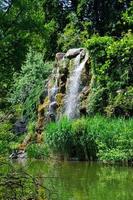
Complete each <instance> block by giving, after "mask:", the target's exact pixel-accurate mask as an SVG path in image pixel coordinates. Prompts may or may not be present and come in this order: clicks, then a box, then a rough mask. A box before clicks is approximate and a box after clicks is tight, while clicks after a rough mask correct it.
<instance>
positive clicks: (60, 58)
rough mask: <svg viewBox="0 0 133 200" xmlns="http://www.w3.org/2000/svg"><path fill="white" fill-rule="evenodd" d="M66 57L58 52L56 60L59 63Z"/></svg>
mask: <svg viewBox="0 0 133 200" xmlns="http://www.w3.org/2000/svg"><path fill="white" fill-rule="evenodd" d="M64 55H65V54H64V53H61V52H58V53H56V55H55V58H56V60H57V61H60V60H62V59H63V57H64Z"/></svg>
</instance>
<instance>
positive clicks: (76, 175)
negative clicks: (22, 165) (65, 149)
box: [27, 161, 133, 200]
mask: <svg viewBox="0 0 133 200" xmlns="http://www.w3.org/2000/svg"><path fill="white" fill-rule="evenodd" d="M27 171H29V172H30V174H32V175H33V176H39V177H41V176H46V177H49V178H45V185H46V187H48V188H50V189H51V190H53V191H54V192H55V194H53V196H51V198H52V199H57V200H133V168H132V167H121V166H105V165H102V164H97V163H86V162H64V163H50V164H46V163H45V162H44V161H32V162H29V163H27Z"/></svg>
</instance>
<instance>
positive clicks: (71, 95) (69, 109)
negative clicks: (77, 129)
mask: <svg viewBox="0 0 133 200" xmlns="http://www.w3.org/2000/svg"><path fill="white" fill-rule="evenodd" d="M80 58H81V53H80V54H78V55H77V56H76V58H75V61H74V70H73V72H72V74H71V76H70V79H69V82H68V89H67V93H66V98H65V115H66V116H67V117H68V118H74V117H76V115H77V114H78V92H79V86H80V79H81V73H82V69H83V68H84V66H85V63H86V62H87V60H88V54H87V53H86V55H85V58H84V59H83V61H82V62H81V63H80Z"/></svg>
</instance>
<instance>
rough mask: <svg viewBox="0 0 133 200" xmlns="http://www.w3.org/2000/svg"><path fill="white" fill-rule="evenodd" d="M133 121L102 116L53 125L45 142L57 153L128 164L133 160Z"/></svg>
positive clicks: (65, 121) (48, 128)
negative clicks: (127, 162)
mask: <svg viewBox="0 0 133 200" xmlns="http://www.w3.org/2000/svg"><path fill="white" fill-rule="evenodd" d="M132 130H133V120H132V119H128V120H125V119H122V118H118V119H115V118H114V119H110V118H105V117H102V116H95V117H89V118H81V119H77V120H73V121H68V120H67V119H66V118H65V119H62V120H60V121H59V122H58V123H57V124H55V123H51V124H49V125H48V126H47V128H46V130H45V141H46V143H47V144H48V146H49V148H50V149H51V150H52V151H53V152H54V153H55V152H58V153H62V154H64V155H65V154H68V155H69V156H70V157H78V158H79V159H87V160H88V159H89V160H92V159H93V160H95V159H99V160H106V161H110V160H112V161H128V160H131V159H132V156H133V132H132Z"/></svg>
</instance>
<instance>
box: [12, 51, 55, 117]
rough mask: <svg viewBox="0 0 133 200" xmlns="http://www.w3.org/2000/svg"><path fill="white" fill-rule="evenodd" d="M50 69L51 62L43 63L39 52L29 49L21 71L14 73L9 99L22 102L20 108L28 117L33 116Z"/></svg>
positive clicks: (13, 101) (14, 102) (16, 102)
mask: <svg viewBox="0 0 133 200" xmlns="http://www.w3.org/2000/svg"><path fill="white" fill-rule="evenodd" d="M51 69H52V63H44V62H43V55H42V54H41V53H36V52H34V51H30V53H29V54H28V55H27V61H26V63H25V65H23V66H22V70H21V73H20V74H19V75H18V74H15V75H14V81H15V83H14V85H13V88H12V94H11V98H10V101H11V103H13V104H22V110H23V112H24V113H25V115H27V116H28V117H29V118H35V114H36V110H35V108H36V105H37V103H38V100H39V97H40V95H41V93H42V92H43V90H44V85H45V80H46V79H47V77H48V75H49V74H50V72H51Z"/></svg>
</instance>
